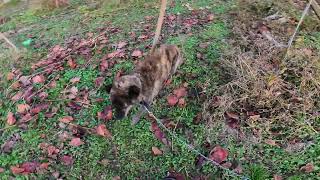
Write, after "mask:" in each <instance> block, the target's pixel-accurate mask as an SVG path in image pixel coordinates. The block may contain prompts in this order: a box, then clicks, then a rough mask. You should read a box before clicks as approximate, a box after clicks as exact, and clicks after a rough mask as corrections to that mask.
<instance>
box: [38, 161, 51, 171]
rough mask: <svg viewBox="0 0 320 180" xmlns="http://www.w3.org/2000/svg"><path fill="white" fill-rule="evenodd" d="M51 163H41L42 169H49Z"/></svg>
mask: <svg viewBox="0 0 320 180" xmlns="http://www.w3.org/2000/svg"><path fill="white" fill-rule="evenodd" d="M49 165H50V163H49V162H45V163H41V164H40V166H39V167H40V168H41V169H48V168H49Z"/></svg>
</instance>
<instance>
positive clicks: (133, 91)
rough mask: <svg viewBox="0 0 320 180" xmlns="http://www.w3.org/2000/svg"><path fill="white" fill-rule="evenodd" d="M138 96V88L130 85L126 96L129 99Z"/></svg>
mask: <svg viewBox="0 0 320 180" xmlns="http://www.w3.org/2000/svg"><path fill="white" fill-rule="evenodd" d="M139 94H140V88H139V87H138V86H135V85H132V86H130V87H129V90H128V96H129V98H130V99H132V98H137V97H138V96H139Z"/></svg>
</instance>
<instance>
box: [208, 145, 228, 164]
mask: <svg viewBox="0 0 320 180" xmlns="http://www.w3.org/2000/svg"><path fill="white" fill-rule="evenodd" d="M227 157H228V151H227V150H226V149H224V148H222V147H221V146H216V147H214V148H213V150H212V151H211V152H210V157H209V158H210V159H211V160H213V161H215V162H217V163H219V164H220V163H221V162H223V161H225V160H226V159H227Z"/></svg>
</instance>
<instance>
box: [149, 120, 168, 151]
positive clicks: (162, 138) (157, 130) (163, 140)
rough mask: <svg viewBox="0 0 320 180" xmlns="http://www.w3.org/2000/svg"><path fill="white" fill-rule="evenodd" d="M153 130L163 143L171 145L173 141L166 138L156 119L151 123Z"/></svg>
mask: <svg viewBox="0 0 320 180" xmlns="http://www.w3.org/2000/svg"><path fill="white" fill-rule="evenodd" d="M151 131H152V132H153V134H154V136H155V137H156V138H157V139H158V140H160V141H161V142H162V143H163V144H165V145H167V146H171V142H170V141H169V140H168V139H167V138H166V136H165V134H164V133H163V132H162V131H161V129H160V128H159V126H158V124H157V123H156V122H155V121H154V122H152V123H151Z"/></svg>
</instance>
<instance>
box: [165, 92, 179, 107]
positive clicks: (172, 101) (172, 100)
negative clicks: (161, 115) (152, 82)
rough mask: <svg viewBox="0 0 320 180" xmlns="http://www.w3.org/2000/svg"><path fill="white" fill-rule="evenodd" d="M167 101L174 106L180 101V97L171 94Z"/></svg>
mask: <svg viewBox="0 0 320 180" xmlns="http://www.w3.org/2000/svg"><path fill="white" fill-rule="evenodd" d="M167 101H168V104H169V106H174V105H176V104H177V103H178V101H179V99H178V98H177V96H175V95H169V96H168V97H167Z"/></svg>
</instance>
